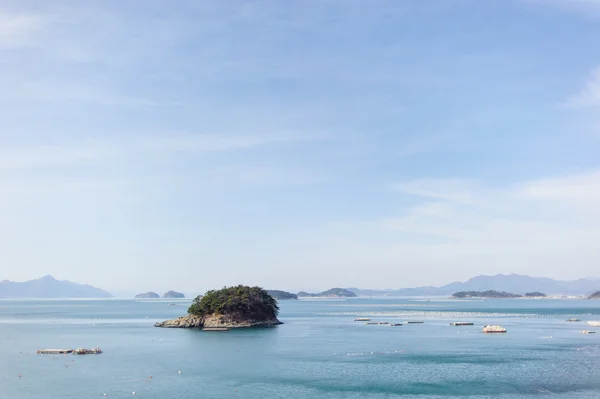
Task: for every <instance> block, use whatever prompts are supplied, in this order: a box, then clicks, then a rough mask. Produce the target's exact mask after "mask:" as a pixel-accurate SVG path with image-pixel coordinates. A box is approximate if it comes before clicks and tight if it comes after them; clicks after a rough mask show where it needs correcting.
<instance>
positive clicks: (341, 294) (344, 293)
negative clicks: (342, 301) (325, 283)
mask: <svg viewBox="0 0 600 399" xmlns="http://www.w3.org/2000/svg"><path fill="white" fill-rule="evenodd" d="M356 296H357V295H356V294H355V293H354V292H352V291H350V290H347V289H345V288H332V289H330V290H327V291H323V292H320V293H318V294H310V293H308V292H304V291H302V292H299V293H298V298H354V297H356Z"/></svg>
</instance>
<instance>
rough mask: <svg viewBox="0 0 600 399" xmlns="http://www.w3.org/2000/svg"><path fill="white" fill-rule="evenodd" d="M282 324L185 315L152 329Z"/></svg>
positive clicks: (275, 321)
mask: <svg viewBox="0 0 600 399" xmlns="http://www.w3.org/2000/svg"><path fill="white" fill-rule="evenodd" d="M280 324H283V323H282V322H280V321H279V320H277V318H271V319H266V320H265V319H263V320H254V319H241V320H240V319H237V320H234V319H233V318H231V317H228V316H226V315H209V316H204V317H199V316H195V315H187V316H182V317H178V318H176V319H172V320H165V321H162V322H159V323H156V324H155V325H154V327H162V328H227V329H229V328H251V327H271V326H277V325H280Z"/></svg>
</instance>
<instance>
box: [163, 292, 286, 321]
mask: <svg viewBox="0 0 600 399" xmlns="http://www.w3.org/2000/svg"><path fill="white" fill-rule="evenodd" d="M278 314H279V306H277V300H276V299H275V298H273V297H272V296H271V295H269V293H268V292H267V291H265V290H263V289H262V288H260V287H248V286H243V285H238V286H236V287H225V288H223V289H220V290H211V291H208V292H207V293H206V294H204V296H198V297H196V298H195V299H194V301H193V303H192V305H191V306H190V307H189V309H188V315H187V316H183V317H180V318H178V319H174V320H167V321H163V322H160V323H156V324H155V325H154V326H155V327H164V328H202V329H204V330H226V329H230V328H249V327H268V326H275V325H278V324H283V323H281V322H280V321H279V320H278V319H277V315H278Z"/></svg>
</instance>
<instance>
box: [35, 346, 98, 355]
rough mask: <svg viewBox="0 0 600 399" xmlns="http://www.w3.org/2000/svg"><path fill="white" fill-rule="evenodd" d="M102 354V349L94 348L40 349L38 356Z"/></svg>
mask: <svg viewBox="0 0 600 399" xmlns="http://www.w3.org/2000/svg"><path fill="white" fill-rule="evenodd" d="M101 353H102V349H100V348H93V349H86V348H78V349H40V350H38V351H37V354H38V355H69V354H72V355H99V354H101Z"/></svg>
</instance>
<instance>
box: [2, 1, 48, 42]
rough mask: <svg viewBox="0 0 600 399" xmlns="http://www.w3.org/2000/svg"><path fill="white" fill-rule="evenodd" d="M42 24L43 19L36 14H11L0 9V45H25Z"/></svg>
mask: <svg viewBox="0 0 600 399" xmlns="http://www.w3.org/2000/svg"><path fill="white" fill-rule="evenodd" d="M43 26H44V19H43V18H41V17H40V16H38V15H32V14H13V13H7V12H3V11H1V10H0V47H1V46H7V47H13V46H20V45H26V44H28V43H29V41H30V39H31V38H32V35H33V34H34V33H36V32H38V31H40V30H41V29H42V27H43Z"/></svg>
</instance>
